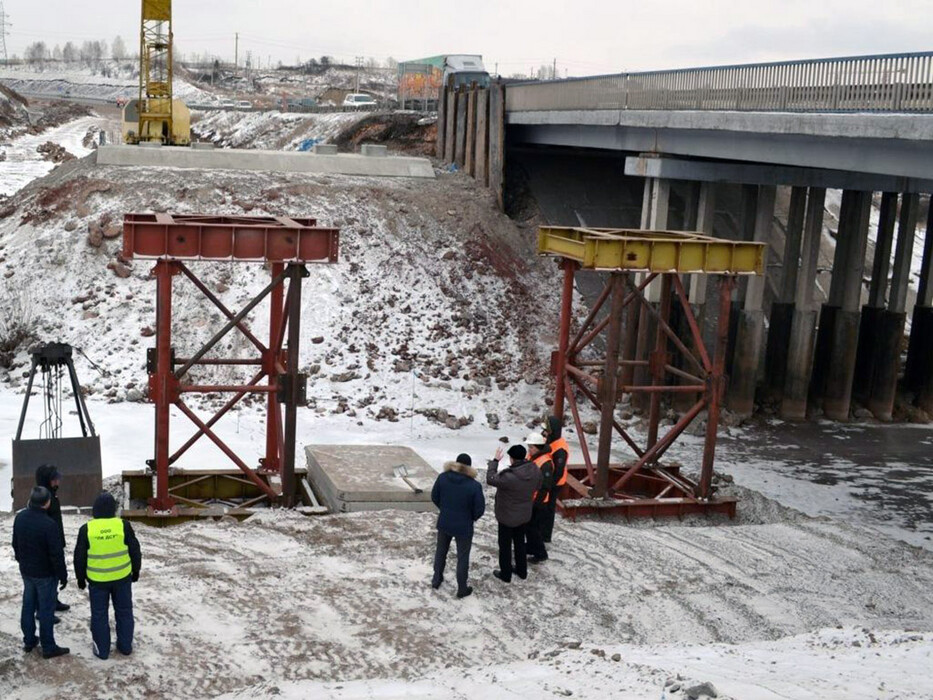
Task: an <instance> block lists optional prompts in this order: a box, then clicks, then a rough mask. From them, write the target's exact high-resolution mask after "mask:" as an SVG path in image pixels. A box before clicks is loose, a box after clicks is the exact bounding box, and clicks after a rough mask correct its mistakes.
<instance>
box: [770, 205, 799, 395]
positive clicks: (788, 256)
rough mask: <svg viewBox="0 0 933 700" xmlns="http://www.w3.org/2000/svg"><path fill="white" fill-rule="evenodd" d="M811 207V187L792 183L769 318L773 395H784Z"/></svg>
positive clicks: (771, 391)
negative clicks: (805, 225) (806, 217)
mask: <svg viewBox="0 0 933 700" xmlns="http://www.w3.org/2000/svg"><path fill="white" fill-rule="evenodd" d="M806 208H807V188H806V187H792V188H791V192H790V205H789V207H788V210H787V227H786V229H785V235H784V256H783V262H782V264H781V280H780V286H779V289H778V295H777V298H776V299H775V300H774V301H773V302H772V303H771V316H770V317H769V319H768V346H767V349H766V352H765V382H764V390H765V392H766V394H767V396H768V397H769V398H771V399H780V398H781V395H782V394H783V393H784V382H785V381H786V379H787V348H788V344H789V342H790V333H791V326H792V325H793V320H794V309H795V304H794V299H795V297H796V294H797V273H798V270H799V268H800V245H801V243H802V241H803V220H804V215H805V214H806Z"/></svg>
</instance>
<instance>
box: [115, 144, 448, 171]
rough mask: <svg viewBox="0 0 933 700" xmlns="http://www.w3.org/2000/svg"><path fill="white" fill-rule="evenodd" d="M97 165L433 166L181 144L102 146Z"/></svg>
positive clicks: (405, 168)
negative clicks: (178, 145) (196, 147)
mask: <svg viewBox="0 0 933 700" xmlns="http://www.w3.org/2000/svg"><path fill="white" fill-rule="evenodd" d="M97 164H98V165H129V166H136V167H150V168H193V169H196V170H264V171H271V172H291V173H321V174H328V175H361V176H364V177H419V178H420V177H423V178H433V177H434V168H433V167H431V161H429V160H428V159H427V158H410V157H407V156H391V157H387V158H372V157H367V156H362V155H357V154H352V153H346V154H340V155H323V154H315V153H302V152H297V151H259V150H243V149H227V148H217V149H214V150H196V149H193V148H181V147H163V148H153V149H149V148H139V147H137V146H125V145H119V146H102V147H101V148H99V149H97Z"/></svg>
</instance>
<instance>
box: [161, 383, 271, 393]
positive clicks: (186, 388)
mask: <svg viewBox="0 0 933 700" xmlns="http://www.w3.org/2000/svg"><path fill="white" fill-rule="evenodd" d="M277 390H278V389H277V387H274V386H252V385H250V384H179V385H178V393H179V394H213V393H216V392H222V393H227V392H231V391H235V392H243V393H246V394H269V393H271V394H274V393H275V392H276V391H277Z"/></svg>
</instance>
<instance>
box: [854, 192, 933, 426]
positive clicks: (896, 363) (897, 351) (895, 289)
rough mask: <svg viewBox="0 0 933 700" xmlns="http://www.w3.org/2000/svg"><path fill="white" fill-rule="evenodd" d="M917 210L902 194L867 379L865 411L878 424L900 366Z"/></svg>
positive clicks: (914, 197)
mask: <svg viewBox="0 0 933 700" xmlns="http://www.w3.org/2000/svg"><path fill="white" fill-rule="evenodd" d="M919 208H920V195H918V194H905V195H904V196H903V198H902V199H901V218H900V222H899V225H898V230H897V250H896V251H895V253H894V271H893V273H892V276H891V294H890V296H889V298H888V308H887V310H886V311H885V312H884V314H883V316H882V318H881V326H880V328H879V329H878V334H877V339H876V342H877V346H878V354H877V356H876V357H877V362H876V364H875V371H874V374H873V375H872V376H871V377H869V378H868V379H870V381H871V397H870V398H869V400H868V408H869V409H870V410H871V412H872V413H873V414H874V415H875V417H876V418H878V419H879V420H891V418H892V414H893V412H894V399H895V396H896V395H897V377H898V374H899V373H900V364H901V342H902V341H903V338H904V326H905V325H906V323H907V313H906V309H907V285H908V282H909V281H910V262H911V260H912V259H913V252H914V237H915V235H916V233H917V214H918V210H919ZM859 379H860V380H861V379H862V378H861V377H860V378H859Z"/></svg>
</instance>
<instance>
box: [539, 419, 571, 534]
mask: <svg viewBox="0 0 933 700" xmlns="http://www.w3.org/2000/svg"><path fill="white" fill-rule="evenodd" d="M541 432H542V434H543V435H544V439H545V440H547V444H548V447H549V449H550V453H551V461H552V462H553V463H554V488H552V489H551V495H550V499H549V500H548V502H547V512H546V513H545V514H544V520H543V522H542V525H541V537H542V539H543V540H544V541H545V543H550V541H551V534H552V533H553V531H554V514H555V512H556V510H557V499H558V498H559V496H560V490H561V487H562V486H563V485H564V484H566V483H567V463H568V462H569V461H570V446H569V445H568V444H567V441H566V440H565V439H564V438H563V437H562V436H561V432H562V426H561V420H560V418H558V417H557V416H548V419H547V422H546V423H545V424H544V425H543V426H542V431H541Z"/></svg>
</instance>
